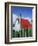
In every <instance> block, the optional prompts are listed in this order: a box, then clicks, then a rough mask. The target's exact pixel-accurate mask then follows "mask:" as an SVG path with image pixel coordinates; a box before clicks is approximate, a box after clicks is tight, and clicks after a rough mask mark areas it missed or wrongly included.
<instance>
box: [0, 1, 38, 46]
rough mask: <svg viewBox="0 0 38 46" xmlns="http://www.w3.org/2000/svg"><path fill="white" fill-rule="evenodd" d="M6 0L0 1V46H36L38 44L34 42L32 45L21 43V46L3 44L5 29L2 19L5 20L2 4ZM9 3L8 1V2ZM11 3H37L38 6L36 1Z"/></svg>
mask: <svg viewBox="0 0 38 46" xmlns="http://www.w3.org/2000/svg"><path fill="white" fill-rule="evenodd" d="M6 1H7V0H0V46H38V42H37V43H36V42H34V43H21V44H11V45H7V44H5V43H4V41H5V40H4V39H5V38H4V37H5V35H4V32H5V29H4V26H5V23H4V22H5V21H4V18H5V6H4V3H5V2H6ZM8 1H10V0H8ZM11 1H13V2H24V3H35V4H36V3H37V4H38V0H11Z"/></svg>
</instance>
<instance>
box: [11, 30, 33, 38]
mask: <svg viewBox="0 0 38 46" xmlns="http://www.w3.org/2000/svg"><path fill="white" fill-rule="evenodd" d="M11 32H12V33H11V37H13V38H16V37H32V30H20V31H15V30H13V31H11Z"/></svg>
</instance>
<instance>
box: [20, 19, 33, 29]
mask: <svg viewBox="0 0 38 46" xmlns="http://www.w3.org/2000/svg"><path fill="white" fill-rule="evenodd" d="M20 23H21V28H26V29H32V25H31V24H30V22H29V21H28V20H26V19H21V22H20Z"/></svg>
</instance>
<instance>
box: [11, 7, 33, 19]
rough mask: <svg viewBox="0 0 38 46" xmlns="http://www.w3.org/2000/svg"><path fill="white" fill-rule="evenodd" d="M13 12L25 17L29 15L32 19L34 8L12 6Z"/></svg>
mask: <svg viewBox="0 0 38 46" xmlns="http://www.w3.org/2000/svg"><path fill="white" fill-rule="evenodd" d="M11 13H12V14H16V15H18V16H19V15H20V14H21V16H22V17H24V18H26V17H29V18H30V19H32V8H31V7H29V8H27V7H15V6H14V7H11Z"/></svg>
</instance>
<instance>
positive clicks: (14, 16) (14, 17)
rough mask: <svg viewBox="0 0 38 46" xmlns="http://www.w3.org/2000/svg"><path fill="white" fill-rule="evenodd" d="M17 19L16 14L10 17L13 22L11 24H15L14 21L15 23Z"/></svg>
mask: <svg viewBox="0 0 38 46" xmlns="http://www.w3.org/2000/svg"><path fill="white" fill-rule="evenodd" d="M17 18H18V16H17V15H16V14H13V15H12V20H13V21H12V22H13V23H15V21H16V19H17Z"/></svg>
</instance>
